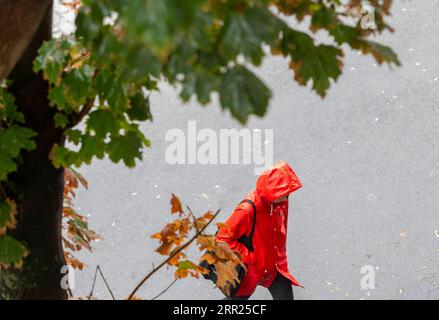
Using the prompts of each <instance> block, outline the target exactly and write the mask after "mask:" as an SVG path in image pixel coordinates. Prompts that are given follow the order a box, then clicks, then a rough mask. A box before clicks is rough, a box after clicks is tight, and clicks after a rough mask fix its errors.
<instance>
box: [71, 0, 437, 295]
mask: <svg viewBox="0 0 439 320" xmlns="http://www.w3.org/2000/svg"><path fill="white" fill-rule="evenodd" d="M438 14H439V7H438V4H437V3H436V1H427V0H422V1H397V4H396V6H395V7H394V10H393V18H392V19H391V24H392V26H394V27H395V29H396V33H394V34H391V35H385V36H383V37H382V38H381V39H380V40H383V41H384V42H385V43H387V44H389V45H391V46H392V47H393V48H394V49H395V50H396V51H397V52H398V54H399V56H400V59H401V61H402V63H403V66H402V67H401V68H397V69H394V70H389V68H387V67H378V66H376V65H375V64H374V61H373V60H372V59H371V58H370V57H362V56H358V55H357V54H352V53H351V54H348V56H347V59H346V64H345V68H344V74H343V75H342V77H341V78H340V79H339V81H338V83H337V84H336V85H335V86H334V87H333V88H332V89H331V90H330V92H329V95H328V97H327V98H326V99H324V100H321V99H320V98H318V97H317V96H316V95H315V94H313V93H311V92H310V90H309V89H307V88H303V87H298V85H297V84H296V83H295V82H294V81H293V80H292V73H291V72H290V71H289V70H288V69H287V62H286V61H285V60H282V59H278V58H270V59H267V60H266V61H265V63H264V65H263V67H262V68H260V69H259V70H258V74H260V76H261V77H262V78H263V79H264V81H265V82H266V83H267V85H268V86H269V87H270V88H271V89H272V90H273V94H274V98H273V99H272V101H271V105H270V110H269V113H268V115H267V116H266V117H265V118H264V119H257V118H252V119H251V121H250V122H249V124H248V127H249V128H259V129H264V128H273V129H274V158H275V160H277V159H284V160H286V161H287V162H289V163H290V165H291V166H292V167H293V169H294V170H295V171H296V172H297V173H298V175H299V176H300V178H301V180H302V182H303V185H304V187H303V188H302V189H301V190H299V191H297V192H296V193H294V194H293V196H292V197H290V201H291V202H290V208H291V211H290V219H289V228H288V232H289V236H288V254H289V264H290V268H291V271H292V273H293V274H294V275H295V276H296V277H297V279H298V280H299V281H300V282H301V283H302V284H303V285H304V286H305V287H306V289H295V296H296V298H297V299H362V298H364V299H438V298H439V235H437V234H435V231H436V230H438V229H439V197H438V191H439V179H438V178H439V150H438V141H437V139H438V137H439V107H438V101H437V100H438V99H437V98H438V92H439V89H438V88H439V59H438V54H439V42H438V41H437V39H438V34H439V20H438V19H437V16H438ZM152 111H153V114H154V117H155V120H154V122H153V123H151V124H146V125H145V126H144V129H145V132H146V134H147V136H148V137H149V138H150V139H151V140H152V145H153V146H152V149H150V150H146V152H145V158H144V161H142V162H141V163H138V165H137V167H136V168H135V169H131V170H130V169H127V168H125V167H124V166H123V165H113V164H112V163H110V162H109V161H96V162H94V163H93V164H92V165H91V166H88V167H82V168H81V169H80V171H81V172H82V173H83V174H84V175H85V177H86V178H87V179H88V180H89V183H90V189H89V190H88V191H83V190H81V191H80V192H79V194H78V198H77V202H76V203H77V207H78V208H80V211H81V212H83V213H86V214H89V215H90V226H91V227H92V228H93V229H95V230H96V231H98V232H99V233H100V234H102V235H103V236H104V238H105V240H103V241H100V242H98V243H96V245H95V248H96V250H95V252H94V253H92V254H88V253H84V254H82V255H81V257H82V258H83V260H84V261H85V262H86V263H87V265H88V267H87V268H86V269H85V270H84V271H83V272H78V273H76V289H75V290H74V292H75V294H78V295H86V294H88V291H89V290H90V287H91V282H92V276H93V272H94V267H95V266H96V265H97V264H99V265H100V266H101V268H102V270H103V272H104V274H105V276H106V278H107V280H108V281H109V283H110V285H111V287H112V289H113V290H114V293H115V294H116V296H117V297H118V298H124V297H126V296H127V295H128V293H129V291H130V289H131V288H132V287H133V286H134V285H135V284H136V283H137V282H138V280H139V279H141V277H142V276H143V275H145V274H146V273H147V272H148V271H149V270H150V269H151V264H152V263H158V262H159V261H161V259H162V258H161V257H160V256H159V255H158V254H156V253H155V252H154V248H155V247H156V242H155V240H152V239H150V238H149V236H150V235H151V234H152V233H153V232H155V231H157V230H158V229H159V228H160V227H161V226H163V225H164V223H166V220H167V219H168V218H169V217H170V215H169V213H168V212H169V209H168V208H169V198H170V193H171V192H174V193H176V194H177V195H179V196H180V197H181V199H182V200H183V201H184V202H185V203H186V204H188V205H190V206H191V207H192V208H193V209H195V210H200V211H202V210H206V209H216V208H221V209H222V215H221V217H220V220H224V219H225V218H226V217H227V215H228V214H230V212H231V210H232V209H233V208H234V206H235V205H236V204H237V203H238V202H239V201H240V200H241V198H242V197H243V196H244V195H245V194H246V193H247V192H248V191H250V190H251V189H252V188H253V187H254V183H255V180H256V176H255V175H254V174H253V167H252V166H249V165H206V166H201V165H175V166H172V165H168V164H167V163H166V161H165V158H164V152H165V149H166V147H167V145H168V143H167V142H165V140H164V136H165V133H166V131H167V130H169V129H171V128H180V129H182V130H184V131H186V128H187V121H188V120H196V121H197V125H198V127H199V128H213V129H215V130H219V129H220V128H240V126H239V125H238V124H237V123H236V122H235V121H233V120H231V118H230V116H229V114H225V113H222V112H221V111H220V107H219V106H218V105H217V104H212V105H210V106H208V107H205V108H203V107H200V106H198V105H196V104H188V105H183V104H182V103H181V102H180V100H179V99H178V96H177V94H176V90H175V89H173V88H171V87H169V86H167V85H165V84H164V85H163V87H162V91H161V94H154V95H153V99H152ZM215 186H217V187H215ZM202 194H205V195H207V196H208V199H207V198H206V197H205V195H202ZM363 265H372V266H374V268H375V269H376V287H375V289H374V290H369V291H367V290H361V289H360V279H361V276H362V275H361V274H360V268H361V267H362V266H363ZM170 281H172V270H163V271H162V272H160V273H158V274H157V275H156V276H154V277H153V278H152V279H151V281H149V282H148V283H147V284H146V285H145V287H144V289H143V290H142V291H141V292H140V294H139V295H140V296H142V297H145V298H149V297H152V296H154V295H155V294H156V293H158V292H160V291H161V290H162V289H163V288H164V287H166V286H167V283H169V282H170ZM96 293H97V296H98V298H101V299H103V298H109V294H108V293H107V292H106V290H105V287H104V285H103V282H102V281H101V280H98V283H97V290H96ZM220 297H221V295H220V293H219V292H218V291H217V290H215V289H213V288H212V285H211V284H210V283H208V282H206V281H203V280H193V279H189V280H183V281H180V282H178V283H177V284H176V285H175V286H174V287H173V288H172V289H170V290H169V291H168V292H167V293H166V294H165V295H163V296H162V297H161V298H163V299H219V298H220ZM254 298H255V299H264V298H270V296H269V293H268V291H267V290H265V289H264V288H260V289H258V290H257V291H256V293H255V295H254Z"/></svg>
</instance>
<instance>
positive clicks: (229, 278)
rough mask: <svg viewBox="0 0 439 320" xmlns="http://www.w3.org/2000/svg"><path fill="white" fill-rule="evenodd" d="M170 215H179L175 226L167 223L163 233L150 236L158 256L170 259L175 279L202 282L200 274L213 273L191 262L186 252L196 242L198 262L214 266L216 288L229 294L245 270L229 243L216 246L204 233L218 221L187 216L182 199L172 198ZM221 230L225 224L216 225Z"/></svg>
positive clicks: (212, 237)
mask: <svg viewBox="0 0 439 320" xmlns="http://www.w3.org/2000/svg"><path fill="white" fill-rule="evenodd" d="M170 203H171V214H173V215H175V214H178V217H177V218H176V219H174V220H173V221H172V222H170V223H167V224H166V225H165V227H164V228H163V229H162V231H160V232H157V233H155V234H153V235H152V236H151V238H153V239H157V240H158V241H159V243H160V245H159V247H158V248H157V249H156V252H158V253H160V254H161V255H164V256H168V259H167V264H168V265H169V266H172V267H175V268H176V270H175V272H174V275H175V277H176V278H177V279H183V278H187V277H188V276H191V277H194V278H197V279H198V278H199V276H200V275H201V274H208V273H209V272H210V271H209V270H208V269H206V268H203V267H201V266H200V264H199V263H197V262H194V260H191V259H189V258H188V256H187V254H186V253H185V252H183V251H186V250H187V249H188V248H189V246H190V244H191V243H192V242H195V243H196V245H197V247H198V249H199V251H200V252H201V257H200V258H199V262H202V261H207V262H208V263H209V264H211V265H214V266H215V270H216V273H217V282H216V286H217V287H219V288H221V289H222V290H224V291H225V292H228V291H229V286H230V285H236V284H237V283H238V281H239V280H238V273H237V267H238V266H239V265H241V266H243V267H244V268H245V265H244V264H243V262H242V260H241V257H240V255H239V254H238V253H237V252H235V251H233V250H232V249H231V248H230V247H229V246H228V245H227V244H226V243H222V242H217V241H216V238H215V235H211V234H208V233H206V232H205V230H206V228H207V226H208V225H209V224H210V223H211V222H212V221H213V220H214V219H215V217H216V214H215V215H214V214H213V213H212V212H211V211H208V212H206V213H204V214H203V215H200V216H196V215H195V214H194V213H193V212H192V210H191V209H190V208H189V207H187V212H185V211H184V210H183V206H182V204H181V201H180V199H179V198H178V197H177V196H176V195H174V194H172V198H171V201H170ZM216 226H217V228H218V229H220V228H225V227H226V226H225V225H224V224H223V223H216Z"/></svg>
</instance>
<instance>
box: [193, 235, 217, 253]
mask: <svg viewBox="0 0 439 320" xmlns="http://www.w3.org/2000/svg"><path fill="white" fill-rule="evenodd" d="M197 244H198V245H199V248H200V250H212V249H213V248H214V247H215V246H216V241H215V236H206V235H199V236H198V237H197Z"/></svg>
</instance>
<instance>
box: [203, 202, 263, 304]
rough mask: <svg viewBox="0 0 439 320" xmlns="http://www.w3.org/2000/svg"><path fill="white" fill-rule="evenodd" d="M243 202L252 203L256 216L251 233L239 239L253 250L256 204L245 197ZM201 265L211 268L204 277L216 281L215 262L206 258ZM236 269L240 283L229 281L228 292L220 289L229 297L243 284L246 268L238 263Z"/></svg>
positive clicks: (254, 219)
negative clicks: (233, 283)
mask: <svg viewBox="0 0 439 320" xmlns="http://www.w3.org/2000/svg"><path fill="white" fill-rule="evenodd" d="M243 202H247V203H249V204H251V205H252V207H253V212H254V213H253V216H254V218H253V224H252V229H251V231H250V235H249V236H248V237H247V236H246V235H245V234H243V235H242V236H241V237H240V238H239V239H238V241H239V242H241V243H242V244H243V245H245V246H246V248H247V249H248V250H250V251H251V252H253V251H254V248H253V233H254V232H255V226H256V205H255V204H254V202H253V201H251V200H249V199H244V200H242V201H241V203H243ZM206 253H209V251H206ZM200 266H201V267H203V268H206V269H208V270H209V273H208V274H203V277H204V278H205V279H208V280H211V281H213V282H214V283H216V281H217V274H216V270H215V265H214V264H209V263H208V262H207V261H206V260H203V261H202V262H201V263H200ZM236 271H237V273H238V280H239V283H238V284H237V285H232V284H231V283H229V288H230V291H229V293H228V294H227V293H226V292H225V291H224V289H223V288H220V290H221V291H222V292H223V293H224V295H226V296H228V297H233V296H234V295H235V294H236V292H237V291H238V289H239V286H240V284H241V281H242V279H243V278H244V276H245V269H244V267H243V266H241V265H238V266H237V267H236Z"/></svg>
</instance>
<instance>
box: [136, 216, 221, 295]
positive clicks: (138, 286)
mask: <svg viewBox="0 0 439 320" xmlns="http://www.w3.org/2000/svg"><path fill="white" fill-rule="evenodd" d="M219 213H220V210H217V211H216V212H215V214H214V215H213V217H212V219H210V220H209V222H207V223H206V224H205V225H204V227H203V228H201V229H200V230H198V231H197V233H196V234H195V235H194V236H193V237H192V238H191V239H190V240H189V241H187V242H186V243H185V244H183V245H181V246H180V247H179V248H178V249H177V250H175V251H174V253H173V254H172V255H170V256H169V257H168V258H167V259H166V260H165V261H163V262H162V263H160V264H159V265H158V266H157V267H156V268H154V269H153V270H151V272H149V273H148V274H147V275H146V276H145V277H144V278H143V279H142V280H141V281H140V282H139V283H138V284H137V285H136V287H135V288H134V289H133V291H132V292H131V294H130V295H129V296H128V300H131V299H132V298H133V297H134V295H135V294H136V292H137V291H138V290H139V289H140V288H141V287H142V286H143V284H144V283H145V281H146V280H148V279H149V278H150V277H151V276H152V275H153V274H154V273H156V272H157V271H158V270H160V269H161V268H162V267H163V266H164V265H166V264H167V263H168V262H169V261H170V260H171V259H172V258H173V257H175V256H176V255H177V254H179V253H180V252H181V251H182V250H183V249H185V248H186V247H188V246H189V245H190V244H191V243H192V242H194V240H195V239H197V238H198V236H199V235H201V233H202V232H203V231H204V230H205V229H206V228H207V227H208V226H209V225H210V223H211V222H212V221H213V220H215V218H216V217H217V216H218V214H219Z"/></svg>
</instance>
